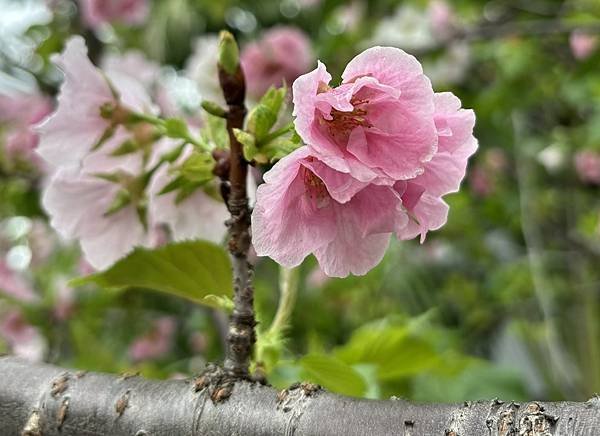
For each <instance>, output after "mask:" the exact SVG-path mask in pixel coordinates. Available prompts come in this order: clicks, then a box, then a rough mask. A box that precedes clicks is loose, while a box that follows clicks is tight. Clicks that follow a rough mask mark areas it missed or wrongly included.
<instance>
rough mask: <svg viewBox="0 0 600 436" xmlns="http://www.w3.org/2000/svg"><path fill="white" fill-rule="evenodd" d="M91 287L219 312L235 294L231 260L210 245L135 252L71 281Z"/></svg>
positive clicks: (195, 243) (183, 244) (191, 244)
mask: <svg viewBox="0 0 600 436" xmlns="http://www.w3.org/2000/svg"><path fill="white" fill-rule="evenodd" d="M90 283H93V284H96V285H98V286H101V287H105V288H112V289H123V288H147V289H153V290H156V291H160V292H165V293H167V294H171V295H176V296H178V297H182V298H186V299H188V300H191V301H193V302H195V303H198V304H203V305H207V306H211V307H220V308H222V307H227V306H228V303H227V301H228V297H229V296H230V295H231V294H232V278H231V263H230V261H229V257H228V256H227V253H226V252H225V250H224V249H223V248H222V247H220V246H218V245H215V244H213V243H211V242H207V241H186V242H179V243H173V244H169V245H165V246H163V247H160V248H157V249H153V250H149V249H146V248H136V249H135V250H134V251H133V252H132V253H131V254H130V255H128V256H127V257H125V258H124V259H121V260H120V261H118V262H117V263H116V264H114V265H113V266H112V267H110V268H109V269H107V270H106V271H102V272H98V273H96V274H92V275H89V276H87V277H81V278H78V279H75V280H72V281H71V284H72V285H73V286H81V285H85V284H90ZM229 306H230V305H229Z"/></svg>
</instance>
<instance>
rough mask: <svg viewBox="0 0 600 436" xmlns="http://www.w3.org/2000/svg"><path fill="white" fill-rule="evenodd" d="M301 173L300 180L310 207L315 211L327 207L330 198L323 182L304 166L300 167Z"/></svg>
mask: <svg viewBox="0 0 600 436" xmlns="http://www.w3.org/2000/svg"><path fill="white" fill-rule="evenodd" d="M309 159H312V158H309ZM301 171H302V180H303V181H304V188H305V191H304V192H305V193H306V194H307V195H308V198H309V199H310V203H311V205H312V206H313V207H315V208H316V209H321V208H323V207H325V206H327V205H328V204H329V200H330V198H331V197H330V196H329V192H327V188H326V187H325V184H324V183H323V181H322V180H321V179H320V178H318V177H317V176H316V175H315V173H313V172H312V171H311V170H310V169H308V168H306V167H305V166H303V167H302V169H301Z"/></svg>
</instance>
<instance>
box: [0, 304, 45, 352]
mask: <svg viewBox="0 0 600 436" xmlns="http://www.w3.org/2000/svg"><path fill="white" fill-rule="evenodd" d="M0 336H1V337H3V338H4V339H5V340H6V342H7V343H8V345H9V347H10V349H11V351H12V353H13V354H15V355H16V356H19V357H22V358H24V359H27V360H30V361H32V362H39V361H41V360H43V358H44V354H45V353H46V348H47V346H46V341H45V339H44V337H43V336H42V335H41V334H40V332H39V331H38V329H37V328H35V327H33V326H32V325H30V324H29V323H28V322H27V320H26V319H25V318H24V317H23V315H22V314H21V312H19V311H18V310H11V311H9V312H6V313H4V315H2V317H1V318H0Z"/></svg>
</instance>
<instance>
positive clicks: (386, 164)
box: [293, 47, 437, 181]
mask: <svg viewBox="0 0 600 436" xmlns="http://www.w3.org/2000/svg"><path fill="white" fill-rule="evenodd" d="M342 79H343V82H342V84H341V85H340V86H338V87H336V88H330V87H329V85H328V83H329V81H330V80H331V76H330V75H329V73H328V72H327V70H326V69H325V66H324V65H323V64H322V63H320V62H319V64H318V67H317V69H315V70H314V71H312V72H310V73H308V74H305V75H303V76H301V77H299V78H298V80H296V81H295V82H294V85H293V89H294V115H295V116H296V120H295V125H296V131H297V132H298V134H299V135H300V136H301V137H302V139H303V140H304V141H305V142H306V143H307V144H308V145H309V147H311V149H312V151H313V153H315V154H317V155H319V157H320V158H321V159H322V160H324V161H325V162H326V163H327V164H328V165H330V166H332V167H333V168H335V169H337V170H339V171H342V172H349V173H351V174H352V176H353V177H355V178H358V179H359V180H366V181H371V180H373V179H375V178H377V177H378V176H382V175H383V176H387V177H390V178H392V179H396V180H398V179H409V178H412V177H416V176H417V175H419V174H422V173H423V171H424V166H425V163H426V162H427V161H429V160H431V158H432V156H433V155H434V153H435V152H436V150H437V131H436V125H435V122H434V117H433V115H434V99H433V89H432V87H431V83H430V82H429V79H427V77H425V75H424V74H423V70H422V68H421V65H420V64H419V62H418V61H417V60H416V59H415V58H414V57H413V56H410V55H408V54H407V53H405V52H404V51H402V50H400V49H396V48H391V47H374V48H370V49H368V50H365V51H364V52H363V53H361V54H359V55H358V56H356V57H355V58H354V59H353V60H352V61H350V63H349V64H348V65H347V66H346V69H345V70H344V73H343V74H342Z"/></svg>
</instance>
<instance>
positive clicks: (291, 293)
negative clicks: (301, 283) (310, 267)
mask: <svg viewBox="0 0 600 436" xmlns="http://www.w3.org/2000/svg"><path fill="white" fill-rule="evenodd" d="M298 272H299V269H298V268H291V269H288V268H283V267H280V270H279V294H280V295H279V305H278V306H277V312H276V313H275V317H274V318H273V322H272V323H271V326H270V327H269V330H268V332H267V334H270V335H274V336H277V335H280V334H281V333H282V332H284V331H285V330H286V329H287V328H288V327H289V321H290V318H291V316H292V312H293V310H294V305H295V304H296V295H297V294H298V276H299V274H298Z"/></svg>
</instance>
